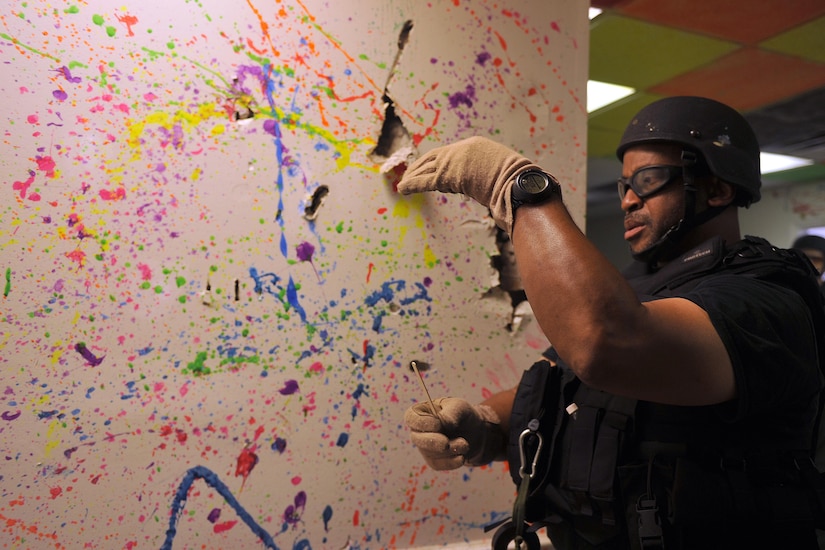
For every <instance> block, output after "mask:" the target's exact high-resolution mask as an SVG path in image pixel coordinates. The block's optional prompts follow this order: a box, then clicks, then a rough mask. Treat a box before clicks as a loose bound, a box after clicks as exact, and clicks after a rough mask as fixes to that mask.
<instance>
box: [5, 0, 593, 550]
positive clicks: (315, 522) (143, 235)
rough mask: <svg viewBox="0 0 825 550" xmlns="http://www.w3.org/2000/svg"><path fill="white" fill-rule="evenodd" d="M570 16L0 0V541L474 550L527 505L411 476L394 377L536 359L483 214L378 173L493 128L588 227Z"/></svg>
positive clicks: (577, 26)
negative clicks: (454, 545) (544, 174)
mask: <svg viewBox="0 0 825 550" xmlns="http://www.w3.org/2000/svg"><path fill="white" fill-rule="evenodd" d="M577 4H579V5H577ZM585 13H586V4H584V3H571V2H547V1H546V0H534V1H529V2H528V1H521V2H509V3H507V7H504V5H503V4H502V3H501V2H498V1H493V0H490V1H483V0H474V1H469V0H450V1H446V0H444V1H431V2H418V1H415V0H406V1H389V0H362V1H359V2H339V1H338V0H329V1H321V0H260V1H258V0H248V1H247V2H229V1H226V0H166V1H160V0H141V1H140V2H125V3H119V4H118V3H111V2H108V1H107V0H79V1H77V2H57V1H51V2H50V1H46V0H42V1H41V0H28V1H19V0H13V1H9V2H4V3H3V5H2V7H1V8H0V58H1V59H2V65H1V66H2V75H3V78H2V80H0V90H2V95H3V101H2V104H0V113H2V121H3V129H2V157H1V158H2V161H0V165H1V166H2V194H3V200H2V202H0V218H1V219H2V221H0V247H2V255H1V256H0V258H1V259H0V275H2V279H1V280H0V286H2V288H3V298H2V301H0V308H2V309H0V319H2V325H1V326H2V334H0V369H2V379H1V380H2V381H1V382H0V451H1V452H2V455H0V458H2V467H0V540H2V542H3V547H4V548H169V547H172V546H174V547H175V548H194V547H198V548H260V547H266V548H295V549H306V548H316V549H317V548H345V547H349V548H405V547H420V546H427V545H439V544H443V543H449V542H455V541H477V540H482V539H484V538H485V537H486V535H485V533H484V532H483V529H482V526H483V525H484V524H485V523H487V522H490V521H493V520H496V519H500V518H502V517H504V516H506V515H509V510H510V509H511V506H512V498H513V496H514V487H513V486H512V483H511V482H510V480H509V477H508V475H507V472H506V469H505V466H504V465H502V464H497V465H494V466H488V467H482V468H474V469H466V470H463V471H458V472H451V473H438V472H433V471H431V470H429V469H427V468H426V467H425V466H424V463H423V461H422V460H421V459H420V457H419V455H418V453H417V452H416V451H415V450H414V448H413V447H412V446H411V445H410V443H409V438H408V434H407V433H406V431H405V428H404V426H403V424H402V418H403V412H404V410H405V409H406V408H407V407H408V406H409V405H411V404H412V403H414V402H417V401H421V400H423V399H424V395H423V392H422V390H421V387H420V386H419V385H418V383H417V381H416V380H415V379H414V378H413V377H412V373H411V372H410V371H409V368H408V366H409V362H410V360H412V359H415V360H418V361H422V362H426V363H428V364H429V365H431V368H430V370H429V371H427V372H426V373H425V378H426V381H427V384H428V385H429V388H430V392H431V393H432V394H433V395H436V396H440V395H449V394H451V395H461V396H464V397H466V398H468V399H470V400H471V401H479V400H481V399H483V398H484V397H485V396H487V395H489V394H490V393H492V392H496V391H498V390H501V389H504V388H506V387H508V386H511V385H513V384H514V383H515V382H516V381H517V380H518V377H519V376H520V373H521V371H522V370H523V369H524V368H526V367H527V366H528V365H529V363H530V362H532V358H533V357H535V356H536V355H537V354H538V352H539V351H540V350H541V349H543V347H544V346H545V345H546V341H545V340H544V337H543V336H542V334H541V332H540V331H539V329H538V327H537V326H536V323H535V322H534V321H533V320H532V319H531V318H530V315H529V309H526V308H525V307H524V305H525V304H524V303H523V302H522V303H521V304H519V305H518V306H517V307H514V305H513V304H515V303H517V302H518V300H517V299H516V297H517V296H518V288H519V287H518V278H517V276H513V270H512V269H508V265H509V264H508V260H509V258H510V256H509V255H508V252H507V250H506V249H507V247H506V243H502V242H501V240H500V239H499V240H497V238H496V232H495V230H494V229H493V227H492V226H491V224H490V222H489V219H488V218H487V217H486V213H485V211H484V210H483V209H482V208H480V207H478V206H477V205H475V204H473V203H471V202H468V201H466V200H464V199H463V198H462V197H459V196H435V195H430V196H416V197H410V198H406V197H402V196H399V195H398V194H397V193H394V191H393V183H394V181H395V179H396V178H397V169H395V168H394V166H396V160H397V159H404V158H405V157H406V156H407V154H408V153H409V152H411V151H412V152H413V154H414V152H415V151H418V152H420V151H425V150H428V149H430V148H432V147H434V146H437V145H439V144H442V143H447V142H450V141H454V140H457V139H460V138H462V137H468V136H471V135H485V136H491V137H493V138H495V139H497V140H498V141H501V142H502V143H506V144H507V145H510V146H512V147H515V148H518V149H520V150H522V151H524V152H525V154H527V155H528V156H531V157H532V158H534V159H536V160H538V161H540V162H541V163H543V165H544V166H546V167H547V168H548V169H550V170H552V171H553V172H554V173H555V174H556V175H557V176H559V178H560V179H562V180H563V181H564V193H565V200H566V202H567V203H568V205H569V206H570V208H571V210H572V211H573V212H574V214H575V215H576V216H577V219H579V220H581V219H583V209H584V172H583V170H584V165H585V148H586V147H585V143H586V135H585V119H586V115H585V112H584V108H583V101H584V90H585V79H586V73H587V63H586V60H587V32H588V30H587V29H588V22H587V17H586V15H585ZM510 267H511V266H510ZM505 275H506V276H505ZM505 283H506V284H505Z"/></svg>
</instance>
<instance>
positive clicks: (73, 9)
mask: <svg viewBox="0 0 825 550" xmlns="http://www.w3.org/2000/svg"><path fill="white" fill-rule="evenodd" d="M63 13H80V8H78V7H77V6H69V7H68V8H66V9H65V10H63Z"/></svg>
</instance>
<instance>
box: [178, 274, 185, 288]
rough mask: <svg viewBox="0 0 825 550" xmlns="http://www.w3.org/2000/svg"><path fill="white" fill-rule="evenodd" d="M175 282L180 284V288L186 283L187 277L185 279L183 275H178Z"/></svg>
mask: <svg viewBox="0 0 825 550" xmlns="http://www.w3.org/2000/svg"><path fill="white" fill-rule="evenodd" d="M175 284H176V285H178V288H180V287H182V286H183V285H185V284H186V279H184V278H183V277H180V276H178V277H176V278H175Z"/></svg>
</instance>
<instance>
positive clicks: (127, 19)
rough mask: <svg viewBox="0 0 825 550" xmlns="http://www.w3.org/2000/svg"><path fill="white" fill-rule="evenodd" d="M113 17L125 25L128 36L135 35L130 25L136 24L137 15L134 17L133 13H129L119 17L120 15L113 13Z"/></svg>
mask: <svg viewBox="0 0 825 550" xmlns="http://www.w3.org/2000/svg"><path fill="white" fill-rule="evenodd" d="M115 17H116V18H117V20H118V21H120V22H121V23H123V24H124V25H126V30H127V31H129V36H134V35H135V33H134V32H132V25H135V24H137V22H138V18H137V17H135V16H134V15H129V14H126V15H124V16H123V17H121V16H120V15H117V14H115Z"/></svg>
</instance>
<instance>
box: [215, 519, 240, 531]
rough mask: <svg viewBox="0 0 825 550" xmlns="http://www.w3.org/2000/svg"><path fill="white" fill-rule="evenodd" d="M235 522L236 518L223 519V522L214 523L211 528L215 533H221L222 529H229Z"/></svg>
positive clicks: (236, 521)
mask: <svg viewBox="0 0 825 550" xmlns="http://www.w3.org/2000/svg"><path fill="white" fill-rule="evenodd" d="M236 523H238V520H231V521H224V522H223V523H216V524H215V527H213V528H212V529H213V530H214V531H215V532H216V533H223V532H224V531H229V530H230V529H232V528H233V527H235V524H236Z"/></svg>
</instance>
